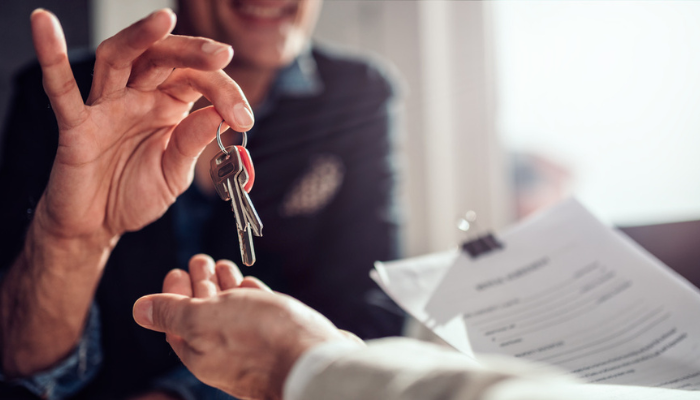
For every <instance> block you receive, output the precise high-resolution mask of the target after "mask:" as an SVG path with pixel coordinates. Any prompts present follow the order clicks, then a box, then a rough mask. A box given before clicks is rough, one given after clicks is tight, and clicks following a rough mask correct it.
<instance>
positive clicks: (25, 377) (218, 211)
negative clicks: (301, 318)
mask: <svg viewBox="0 0 700 400" xmlns="http://www.w3.org/2000/svg"><path fill="white" fill-rule="evenodd" d="M320 6H321V2H320V1H314V0H309V1H304V0H301V1H271V0H269V1H268V0H248V1H244V0H209V1H205V0H182V1H180V3H179V11H178V18H179V22H178V23H177V25H175V15H173V14H172V12H170V11H167V10H162V11H159V12H156V13H154V14H152V15H151V16H149V17H147V18H145V19H143V20H142V21H139V22H138V23H136V24H134V25H133V26H131V27H129V28H127V29H125V30H124V31H122V32H120V33H119V34H117V35H116V36H115V37H113V38H110V39H108V40H107V41H106V42H104V43H103V44H101V45H100V47H99V48H98V50H97V54H96V56H93V55H85V56H82V57H81V56H76V57H73V58H72V59H71V63H70V65H69V64H68V61H67V59H66V53H65V44H64V43H63V36H62V32H61V29H60V25H59V23H58V21H57V20H56V19H55V17H53V16H52V15H51V14H50V13H48V12H46V11H43V10H39V11H36V12H35V13H34V14H33V15H32V26H33V35H34V39H35V47H36V50H37V55H38V58H39V61H40V66H34V67H30V68H29V69H27V70H26V71H24V72H23V73H22V74H21V75H19V78H18V80H17V83H16V85H17V86H16V93H17V96H16V98H15V102H14V105H13V112H12V113H11V119H10V121H9V123H8V125H7V128H6V131H5V133H4V136H3V139H4V140H5V145H4V146H3V149H5V154H3V156H2V157H1V159H2V165H0V184H2V185H3V187H12V188H13V190H12V191H8V192H7V193H6V194H5V195H3V196H2V198H0V219H1V220H2V221H3V229H2V231H1V232H0V235H1V237H0V239H1V240H2V241H3V246H0V271H1V272H2V276H3V278H2V285H1V286H0V311H1V312H0V324H1V326H0V335H1V336H2V370H1V371H0V398H12V399H24V398H28V399H32V398H37V397H42V398H46V399H94V398H101V399H102V398H104V399H110V398H114V399H124V398H129V396H141V397H142V398H144V399H147V398H150V399H156V398H160V399H164V398H167V399H177V398H181V399H187V400H189V399H205V398H212V397H211V396H216V395H218V394H214V392H212V390H213V389H211V388H208V387H206V386H204V385H203V384H201V383H199V382H198V381H197V380H195V379H194V378H193V377H192V375H190V374H188V373H186V371H184V370H182V369H181V367H180V363H179V360H178V359H177V357H176V356H175V355H174V354H173V353H172V351H171V350H170V349H169V347H168V345H167V343H166V342H165V340H164V339H163V336H162V335H160V334H157V333H153V332H146V331H144V330H142V329H139V328H138V327H137V326H136V325H135V324H134V323H133V321H132V319H131V306H132V304H133V302H134V301H135V300H136V299H137V298H139V297H140V296H143V295H145V294H148V293H153V292H157V291H159V290H160V286H161V282H162V280H163V277H164V276H165V275H166V273H167V272H168V271H169V270H171V269H172V268H174V267H178V266H179V267H180V268H183V269H187V268H188V265H191V263H190V261H189V259H190V257H192V256H193V255H194V254H197V253H200V252H206V253H208V254H211V255H212V256H214V257H215V258H217V259H230V260H233V261H235V262H238V261H239V260H240V255H239V249H238V243H237V238H236V234H235V225H234V224H235V221H234V216H233V213H232V212H231V210H230V205H229V204H227V203H226V202H223V201H221V200H220V199H219V198H218V196H217V195H216V194H215V192H214V189H213V187H212V183H211V180H210V178H209V161H210V160H211V158H212V157H213V154H214V153H215V152H216V151H217V150H216V144H213V145H212V144H211V141H212V139H213V138H214V135H215V132H216V126H217V125H218V123H219V122H220V120H221V118H223V119H224V120H225V121H226V123H227V124H228V125H229V126H231V127H232V128H233V130H232V131H229V132H227V133H226V134H225V135H224V140H225V141H228V142H230V143H232V142H235V141H238V140H240V135H238V134H237V133H235V132H233V131H239V132H240V131H245V130H248V132H249V133H248V137H249V141H248V149H249V151H250V153H251V156H252V158H253V161H254V163H255V169H256V185H255V187H254V188H253V190H252V192H251V193H250V197H251V199H252V201H253V203H254V205H255V207H256V209H257V211H258V213H259V215H260V217H261V219H262V221H263V222H264V224H265V232H264V236H263V237H261V238H256V241H255V246H256V255H257V259H258V261H257V262H256V264H255V266H254V267H253V269H251V270H249V271H250V272H251V273H253V274H255V275H256V276H259V277H261V278H262V279H264V280H265V282H267V283H268V284H269V285H270V286H271V287H272V288H273V289H274V290H276V291H279V292H283V293H287V294H290V295H292V296H294V297H296V298H298V299H300V300H302V301H304V302H305V303H307V304H309V305H311V306H313V307H314V308H316V309H318V310H319V311H321V312H322V313H323V314H324V315H325V316H326V317H328V318H329V319H330V320H331V321H333V323H334V324H335V325H337V326H338V327H339V328H343V329H346V330H349V331H351V332H354V333H356V334H357V335H358V336H360V337H362V338H365V339H368V338H374V337H381V336H388V335H396V334H399V333H400V331H401V325H402V314H401V312H400V311H399V310H398V309H397V308H395V306H394V305H393V303H391V302H390V301H389V300H388V299H387V298H386V296H384V295H383V294H382V293H381V291H380V290H379V289H378V288H377V287H376V285H375V284H374V283H373V282H372V281H371V280H370V279H369V277H368V271H369V270H370V269H371V266H372V263H373V262H374V261H375V260H387V259H391V258H395V257H396V256H397V246H396V236H397V221H396V219H395V212H394V209H393V207H394V197H393V181H394V179H393V178H394V171H393V170H392V168H391V159H390V155H391V135H390V127H391V120H392V118H391V114H392V107H391V104H392V99H393V97H394V90H393V86H392V85H391V84H390V82H389V81H388V80H387V78H386V76H385V75H384V74H383V73H382V72H381V70H380V69H378V68H377V67H376V66H373V65H371V64H369V63H367V62H366V61H363V60H360V59H354V58H348V57H345V56H342V55H340V54H338V53H336V52H333V51H330V50H327V49H322V48H319V47H318V46H316V45H314V44H313V43H311V41H310V39H309V38H310V34H311V32H312V30H313V26H314V24H315V21H316V18H317V16H318V13H319V9H320ZM172 29H175V32H176V33H178V34H180V35H185V36H176V35H171V34H170V32H171V30H172ZM199 36H202V37H204V38H209V39H204V38H201V37H199ZM212 39H213V40H212ZM231 48H233V52H234V53H235V54H234V55H233V58H231V57H232V56H231V54H232V49H231ZM229 60H232V61H231V62H230V63H228V62H229ZM42 73H43V82H44V88H42V84H41V82H42ZM44 89H45V90H46V93H47V94H48V98H47V95H45V94H44ZM202 95H204V96H203V97H201V96H202ZM49 102H50V104H51V107H50V108H49V107H47V104H49ZM211 105H213V107H212V106H211ZM195 110H196V111H195ZM188 114H189V115H188ZM253 124H254V126H253ZM27 160H32V161H31V162H30V163H28V162H27ZM194 262H196V261H194ZM231 362H235V360H231Z"/></svg>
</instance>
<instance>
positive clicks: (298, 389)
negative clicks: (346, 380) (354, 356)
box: [282, 341, 364, 400]
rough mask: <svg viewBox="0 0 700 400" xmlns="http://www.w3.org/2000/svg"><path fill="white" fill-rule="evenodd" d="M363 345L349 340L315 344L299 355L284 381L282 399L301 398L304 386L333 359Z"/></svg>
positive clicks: (296, 399)
mask: <svg viewBox="0 0 700 400" xmlns="http://www.w3.org/2000/svg"><path fill="white" fill-rule="evenodd" d="M358 347H360V348H362V347H364V346H362V345H360V344H358V343H354V342H350V341H334V342H325V343H321V344H319V345H316V346H314V347H312V348H310V349H309V350H307V351H306V352H304V354H302V355H301V357H299V359H298V360H297V362H296V363H295V364H294V366H293V367H292V370H291V371H290V372H289V376H288V377H287V380H286V381H285V383H284V389H283V390H284V394H283V396H282V398H283V399H284V400H303V399H302V397H301V396H302V394H303V392H304V389H305V388H306V386H307V385H308V384H309V382H311V380H312V379H313V378H315V377H316V376H317V375H318V374H320V373H321V372H323V370H325V369H326V368H328V366H329V365H331V364H332V363H333V362H334V361H335V360H337V359H339V358H340V357H342V356H343V355H345V354H349V353H352V352H355V351H357V349H358Z"/></svg>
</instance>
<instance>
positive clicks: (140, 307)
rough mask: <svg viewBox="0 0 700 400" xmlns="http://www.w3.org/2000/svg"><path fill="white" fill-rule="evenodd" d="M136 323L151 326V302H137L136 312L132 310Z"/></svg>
mask: <svg viewBox="0 0 700 400" xmlns="http://www.w3.org/2000/svg"><path fill="white" fill-rule="evenodd" d="M134 317H135V319H136V322H138V323H140V324H142V325H149V326H152V325H153V301H151V300H142V301H140V302H138V304H137V306H136V310H134Z"/></svg>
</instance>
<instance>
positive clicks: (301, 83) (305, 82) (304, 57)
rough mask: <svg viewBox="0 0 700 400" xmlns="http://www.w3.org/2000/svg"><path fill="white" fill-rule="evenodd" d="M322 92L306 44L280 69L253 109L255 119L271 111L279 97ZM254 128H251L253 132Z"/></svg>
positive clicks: (313, 62)
mask: <svg viewBox="0 0 700 400" xmlns="http://www.w3.org/2000/svg"><path fill="white" fill-rule="evenodd" d="M322 92H323V81H322V80H321V76H320V74H319V72H318V68H317V66H316V61H315V60H314V56H313V54H312V53H311V46H310V45H308V46H306V47H305V48H304V50H303V51H302V52H301V54H299V56H297V58H295V59H294V61H292V62H291V64H289V65H287V66H286V67H284V68H282V69H280V70H279V71H278V72H277V76H276V77H275V80H274V81H273V83H272V86H271V87H270V90H269V91H268V93H267V97H266V98H265V100H263V101H262V103H261V104H260V105H259V106H258V107H257V108H256V109H254V110H253V112H255V117H256V119H258V118H264V117H266V116H268V115H269V114H270V113H272V110H273V109H274V106H275V103H276V102H277V100H278V99H279V98H281V97H297V98H299V97H313V96H316V95H318V94H321V93H322ZM254 130H255V128H253V129H252V130H251V132H250V133H253V131H254Z"/></svg>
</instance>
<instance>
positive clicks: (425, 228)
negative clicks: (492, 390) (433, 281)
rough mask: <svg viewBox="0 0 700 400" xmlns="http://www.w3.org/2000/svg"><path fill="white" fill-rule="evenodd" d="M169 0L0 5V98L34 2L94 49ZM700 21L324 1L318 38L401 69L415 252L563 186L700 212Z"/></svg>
mask: <svg viewBox="0 0 700 400" xmlns="http://www.w3.org/2000/svg"><path fill="white" fill-rule="evenodd" d="M172 5H173V2H172V1H171V0H121V1H108V0H56V1H35V0H25V1H23V2H3V3H1V4H0V18H2V19H3V24H2V28H1V29H3V32H4V33H5V38H12V39H10V40H4V41H3V44H2V46H7V47H1V48H0V50H1V51H2V54H3V59H2V61H1V62H0V68H2V70H0V78H1V79H2V80H3V81H2V82H3V83H2V86H0V90H2V93H0V95H2V96H5V95H6V93H7V86H6V82H8V79H9V71H10V70H11V69H13V68H15V67H16V66H17V65H18V64H19V63H21V62H24V61H26V60H27V59H28V58H31V55H32V54H33V52H32V49H31V40H30V37H29V27H28V16H29V12H30V11H31V9H33V8H35V7H37V6H44V7H45V8H49V9H51V10H53V11H54V12H56V13H57V14H58V16H59V18H60V19H61V21H62V23H63V25H64V28H65V29H66V31H67V36H68V42H69V46H71V47H80V46H85V45H88V44H90V45H92V46H93V47H94V46H95V45H96V44H97V43H99V42H100V41H101V40H103V39H104V38H106V37H108V36H110V35H112V34H113V33H115V32H117V31H118V30H119V29H121V28H123V27H124V26H126V25H128V24H130V23H131V22H133V21H135V20H137V19H139V18H141V17H143V16H145V15H146V14H148V13H149V12H151V11H152V10H154V9H157V8H161V7H164V6H172ZM698 20H700V3H695V2H636V1H624V2H617V1H604V2H576V1H572V2H549V1H546V2H538V1H517V2H516V1H513V2H510V1H501V2H483V3H482V2H476V1H441V0H425V1H411V0H408V1H400V0H385V1H381V0H376V1H365V0H359V1H350V0H347V1H339V0H326V2H325V5H324V9H323V11H322V14H321V17H320V21H319V25H318V29H317V32H316V34H315V37H316V39H317V40H319V41H323V42H332V43H335V44H337V45H340V46H342V47H344V48H346V49H348V51H352V52H360V53H364V54H373V55H377V56H380V57H381V58H383V59H385V60H388V61H389V62H390V63H391V64H392V65H393V66H394V67H395V69H396V70H397V71H399V73H400V75H401V76H402V77H403V82H404V86H405V98H404V110H403V111H404V113H403V119H402V120H401V121H400V128H401V132H402V135H401V137H400V141H399V149H400V158H401V164H400V165H401V171H402V173H403V177H404V179H403V181H402V184H401V196H402V201H403V204H404V208H405V214H406V215H407V217H408V219H407V222H408V223H407V227H406V228H407V229H406V232H405V236H404V245H405V246H404V247H405V249H406V254H407V255H413V254H421V253H425V252H429V251H435V250H441V249H446V248H449V247H451V246H453V245H454V244H456V243H458V242H459V241H460V240H462V239H463V236H462V233H460V232H459V231H457V229H456V228H455V226H456V221H457V220H458V219H459V218H460V216H461V215H463V213H464V212H465V211H467V210H475V211H476V212H477V214H478V228H479V229H491V228H495V229H498V228H501V227H503V226H505V225H507V224H508V223H511V222H513V221H514V220H516V219H519V218H522V217H524V216H526V215H528V214H530V213H532V212H534V211H536V210H538V209H540V208H541V207H544V206H546V205H548V204H551V203H552V202H554V201H557V200H559V199H561V198H563V197H567V196H569V195H575V196H576V197H578V198H579V199H580V200H582V201H583V203H584V204H585V205H587V206H588V207H590V208H591V209H592V210H593V211H594V212H595V213H596V214H598V215H599V216H601V217H603V218H604V219H607V220H609V221H610V222H612V223H615V224H618V225H620V224H622V225H640V224H649V223H656V222H669V221H680V220H687V219H700V185H699V184H697V182H699V181H700V112H698V110H700V77H699V75H698V73H697V71H698V70H700V32H699V30H700V25H698V24H697V23H696V21H698ZM8 42H12V43H8ZM2 96H0V97H2ZM4 98H5V97H2V99H4ZM2 99H0V101H5V100H2ZM0 105H3V104H0ZM5 109H6V107H5V106H4V105H3V107H2V110H5ZM0 116H2V114H0Z"/></svg>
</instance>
